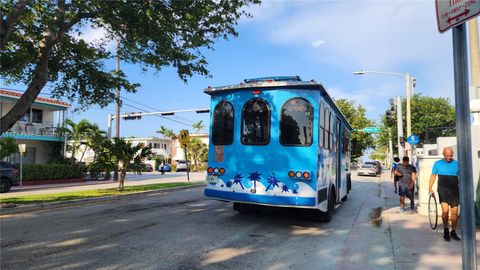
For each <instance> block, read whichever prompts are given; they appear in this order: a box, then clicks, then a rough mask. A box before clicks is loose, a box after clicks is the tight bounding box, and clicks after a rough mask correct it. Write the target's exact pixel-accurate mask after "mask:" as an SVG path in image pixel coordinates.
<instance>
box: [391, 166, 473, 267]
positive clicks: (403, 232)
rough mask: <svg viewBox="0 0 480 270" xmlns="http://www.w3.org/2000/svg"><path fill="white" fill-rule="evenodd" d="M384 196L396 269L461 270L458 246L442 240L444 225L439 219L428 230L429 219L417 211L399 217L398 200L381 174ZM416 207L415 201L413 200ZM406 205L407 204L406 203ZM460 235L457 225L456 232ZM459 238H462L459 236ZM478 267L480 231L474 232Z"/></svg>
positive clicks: (460, 248) (459, 244)
mask: <svg viewBox="0 0 480 270" xmlns="http://www.w3.org/2000/svg"><path fill="white" fill-rule="evenodd" d="M382 180H383V183H382V185H383V193H384V194H382V195H383V196H382V197H384V199H385V201H384V206H383V211H382V216H383V221H384V222H386V224H387V226H388V230H389V232H390V237H391V241H392V246H393V260H394V263H395V269H462V245H461V242H458V241H455V240H451V241H450V242H446V241H445V240H444V239H443V225H442V221H441V217H439V221H438V222H439V225H438V227H437V230H436V231H434V230H432V229H431V228H430V225H429V222H428V216H426V215H421V214H418V213H417V212H416V211H408V212H406V213H400V211H399V210H400V207H399V199H398V198H399V196H398V194H395V193H394V188H393V184H392V182H391V180H390V179H389V177H388V174H387V175H385V174H382ZM415 199H416V201H415V203H416V204H417V205H418V199H417V198H415ZM405 202H406V205H409V202H410V201H409V200H408V199H405ZM457 230H458V231H459V232H460V224H459V226H458V228H457ZM459 235H460V237H461V234H459ZM476 239H477V265H479V263H480V261H479V260H478V257H479V255H480V248H479V243H480V230H479V229H477V233H476Z"/></svg>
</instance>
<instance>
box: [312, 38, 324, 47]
mask: <svg viewBox="0 0 480 270" xmlns="http://www.w3.org/2000/svg"><path fill="white" fill-rule="evenodd" d="M323 44H325V40H322V39H321V40H317V41H314V42H312V46H313V47H319V46H321V45H323Z"/></svg>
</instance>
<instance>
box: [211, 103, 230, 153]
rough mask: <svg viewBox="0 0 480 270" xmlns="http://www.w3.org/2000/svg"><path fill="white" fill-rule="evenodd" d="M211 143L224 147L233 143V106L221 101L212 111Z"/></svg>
mask: <svg viewBox="0 0 480 270" xmlns="http://www.w3.org/2000/svg"><path fill="white" fill-rule="evenodd" d="M212 126H213V127H212V143H213V144H214V145H226V144H232V143H233V106H232V104H230V103H229V102H226V101H222V102H220V103H218V104H217V106H215V110H214V111H213V125H212Z"/></svg>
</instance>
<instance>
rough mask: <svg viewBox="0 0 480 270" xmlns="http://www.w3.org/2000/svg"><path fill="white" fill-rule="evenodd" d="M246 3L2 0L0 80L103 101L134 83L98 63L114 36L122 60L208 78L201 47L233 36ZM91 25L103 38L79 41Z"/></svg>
mask: <svg viewBox="0 0 480 270" xmlns="http://www.w3.org/2000/svg"><path fill="white" fill-rule="evenodd" d="M252 3H253V4H258V3H259V0H229V1H213V0H192V1H105V0H90V1H57V0H42V1H26V5H25V6H23V7H19V6H17V5H16V3H15V2H14V1H2V3H1V6H0V9H1V13H2V36H1V51H2V53H1V55H0V62H1V75H2V79H4V80H5V81H6V82H7V83H11V82H15V83H23V84H26V85H33V83H35V82H39V84H38V85H37V86H36V87H37V88H38V87H40V89H32V90H33V92H37V91H39V90H41V88H42V87H43V86H44V85H45V83H46V82H47V81H51V85H52V88H51V90H50V91H51V92H52V95H53V97H56V98H59V97H65V98H68V99H70V100H72V101H73V100H76V101H78V104H80V105H82V106H89V105H93V104H96V105H100V106H102V107H104V106H107V105H108V104H109V103H111V102H112V101H113V100H114V97H115V94H114V91H115V88H116V87H117V86H119V87H120V88H122V89H124V90H125V91H127V92H135V91H136V90H137V88H138V87H139V84H136V83H130V82H129V81H128V80H127V78H126V76H125V74H123V73H122V72H120V74H116V73H115V72H112V71H111V70H108V69H107V67H106V65H105V63H106V61H107V60H110V59H112V58H113V55H112V53H110V52H109V51H108V50H107V46H108V43H109V42H110V41H112V40H114V39H116V38H119V39H120V48H119V53H120V57H121V59H122V61H125V62H127V63H130V64H135V65H141V66H142V68H143V69H144V70H147V69H149V68H153V69H155V70H156V71H160V70H161V69H162V68H164V67H169V66H171V67H174V68H175V69H176V70H177V74H178V76H179V78H180V79H182V80H183V81H185V82H186V81H187V78H189V77H191V76H193V75H194V74H200V75H204V76H209V71H208V70H207V68H206V66H207V64H208V63H207V60H206V59H205V57H204V55H203V54H202V52H204V51H205V50H204V49H213V44H214V42H215V41H216V40H218V39H220V38H222V39H228V38H229V36H237V35H238V33H237V32H236V31H235V29H234V26H236V25H237V23H238V20H239V19H240V18H241V17H243V16H250V14H248V13H247V12H246V9H245V7H246V6H248V5H250V4H252ZM15 16H18V19H15ZM92 28H103V29H105V30H106V31H107V36H106V38H105V39H104V40H101V41H99V42H97V43H96V44H88V43H86V42H85V41H84V40H83V39H82V38H81V37H82V36H81V33H82V32H85V31H89V30H90V29H92ZM35 96H36V95H35ZM32 102H33V100H32ZM29 105H30V104H26V105H25V106H26V107H28V106H29Z"/></svg>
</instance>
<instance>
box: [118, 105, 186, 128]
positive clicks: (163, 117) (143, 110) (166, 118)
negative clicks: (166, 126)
mask: <svg viewBox="0 0 480 270" xmlns="http://www.w3.org/2000/svg"><path fill="white" fill-rule="evenodd" d="M122 105H126V106H128V107H132V108H134V109H137V110H140V111H142V112H149V111H147V110H145V109H141V108H139V107H136V106H133V105H130V104H127V103H122ZM155 116H157V117H160V118H162V119H165V120H169V121H172V122H176V123H179V124H182V125H186V126H189V127H191V124H189V123H184V122H181V121H178V120H173V119H171V118H168V117H165V116H161V115H157V114H155Z"/></svg>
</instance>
